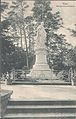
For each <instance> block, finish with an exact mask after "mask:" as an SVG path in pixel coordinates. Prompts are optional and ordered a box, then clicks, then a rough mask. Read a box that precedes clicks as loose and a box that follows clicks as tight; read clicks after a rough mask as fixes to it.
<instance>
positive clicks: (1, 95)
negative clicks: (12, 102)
mask: <svg viewBox="0 0 76 119" xmlns="http://www.w3.org/2000/svg"><path fill="white" fill-rule="evenodd" d="M12 93H13V92H12V91H8V90H1V91H0V118H2V119H3V116H4V115H5V112H6V108H7V104H8V101H9V99H10V97H11V94H12Z"/></svg>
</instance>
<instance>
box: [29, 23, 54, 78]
mask: <svg viewBox="0 0 76 119" xmlns="http://www.w3.org/2000/svg"><path fill="white" fill-rule="evenodd" d="M45 41H46V32H45V29H44V27H43V25H42V24H41V25H40V26H39V27H38V29H37V37H36V39H35V54H36V61H35V64H34V66H33V68H32V69H31V72H30V77H31V78H34V79H56V76H55V74H54V73H53V72H52V71H51V69H50V68H49V65H48V64H47V58H46V56H47V48H46V45H45Z"/></svg>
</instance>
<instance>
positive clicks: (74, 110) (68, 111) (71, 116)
mask: <svg viewBox="0 0 76 119" xmlns="http://www.w3.org/2000/svg"><path fill="white" fill-rule="evenodd" d="M3 119H76V101H75V100H71V101H70V100H63V101H62V100H58V101H52V100H51V101H49V100H48V101H41V100H37V101H36V100H29V101H27V100H26V101H13V100H11V101H9V103H8V106H7V111H6V115H5V117H4V118H3Z"/></svg>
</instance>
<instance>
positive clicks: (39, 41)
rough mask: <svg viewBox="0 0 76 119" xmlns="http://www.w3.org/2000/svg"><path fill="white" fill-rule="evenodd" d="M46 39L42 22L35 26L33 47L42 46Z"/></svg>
mask: <svg viewBox="0 0 76 119" xmlns="http://www.w3.org/2000/svg"><path fill="white" fill-rule="evenodd" d="M45 41H46V31H45V29H44V26H43V22H42V23H41V25H39V26H38V28H37V36H36V38H35V49H38V48H44V47H45Z"/></svg>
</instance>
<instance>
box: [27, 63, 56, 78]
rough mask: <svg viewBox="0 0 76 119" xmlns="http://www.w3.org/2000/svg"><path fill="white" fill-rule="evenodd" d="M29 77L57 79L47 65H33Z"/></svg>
mask: <svg viewBox="0 0 76 119" xmlns="http://www.w3.org/2000/svg"><path fill="white" fill-rule="evenodd" d="M29 76H30V77H31V78H33V79H57V77H56V76H55V74H54V73H53V72H52V70H51V69H50V68H49V66H48V64H38V65H37V64H36V65H34V66H33V69H32V70H31V72H30V74H29Z"/></svg>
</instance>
